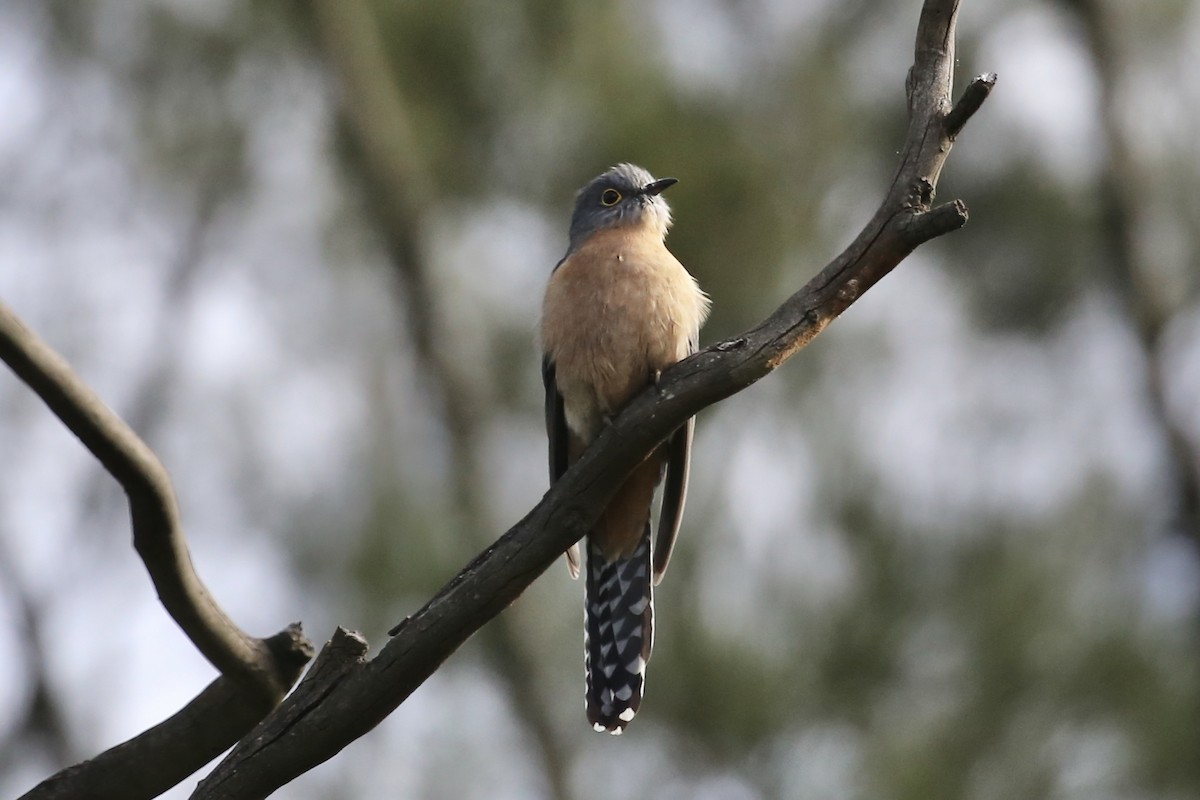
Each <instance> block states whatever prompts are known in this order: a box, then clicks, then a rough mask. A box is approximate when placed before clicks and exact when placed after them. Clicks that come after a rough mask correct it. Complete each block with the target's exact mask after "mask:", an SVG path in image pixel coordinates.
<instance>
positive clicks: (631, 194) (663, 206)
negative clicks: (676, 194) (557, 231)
mask: <svg viewBox="0 0 1200 800" xmlns="http://www.w3.org/2000/svg"><path fill="white" fill-rule="evenodd" d="M675 183H676V180H675V179H674V178H662V179H660V180H656V179H655V178H654V176H653V175H651V174H650V173H649V172H647V171H646V170H644V169H642V168H641V167H638V166H635V165H633V164H617V165H616V166H615V167H613V168H612V169H610V170H608V171H607V172H604V173H603V174H601V175H599V176H597V177H596V178H594V179H592V181H591V182H590V183H588V185H587V186H584V187H583V188H582V189H580V190H579V194H577V195H576V196H575V213H573V214H572V215H571V245H570V247H569V248H568V250H567V252H568V253H570V252H573V251H574V250H576V249H577V248H578V247H579V246H580V245H582V244H583V243H584V242H585V241H586V240H587V238H588V237H589V236H591V235H592V234H593V233H595V232H596V231H601V230H607V229H609V228H617V227H622V226H626V225H630V226H632V225H649V226H651V228H652V229H653V230H655V231H656V232H657V233H658V235H659V236H660V237H665V236H666V235H667V228H669V227H670V226H671V209H670V207H669V206H668V205H667V201H666V200H664V199H663V198H662V197H661V196H660V194H661V193H662V191H663V190H664V189H666V188H667V187H669V186H671V185H673V184H675Z"/></svg>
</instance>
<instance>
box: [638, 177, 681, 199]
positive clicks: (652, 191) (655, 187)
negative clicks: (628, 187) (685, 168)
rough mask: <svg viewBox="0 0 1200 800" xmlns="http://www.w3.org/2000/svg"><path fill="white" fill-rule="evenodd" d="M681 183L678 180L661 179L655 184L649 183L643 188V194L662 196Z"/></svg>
mask: <svg viewBox="0 0 1200 800" xmlns="http://www.w3.org/2000/svg"><path fill="white" fill-rule="evenodd" d="M677 183H679V179H678V178H659V179H658V180H656V181H654V183H647V184H646V185H645V186H643V187H642V194H645V195H656V194H662V193H663V192H664V191H666V190H667V189H670V188H671V187H672V186H674V185H675V184H677Z"/></svg>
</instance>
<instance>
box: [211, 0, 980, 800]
mask: <svg viewBox="0 0 1200 800" xmlns="http://www.w3.org/2000/svg"><path fill="white" fill-rule="evenodd" d="M957 10H958V2H957V0H926V2H925V4H924V8H923V10H922V13H921V18H920V22H919V24H918V31H917V44H916V53H915V59H914V65H913V68H912V70H910V73H909V81H908V89H909V108H910V123H909V128H908V133H907V135H906V138H905V144H904V148H903V150H902V151H901V152H902V155H901V160H900V164H899V167H898V169H897V172H896V176H895V178H894V179H893V182H892V185H891V187H890V189H889V190H888V192H887V196H886V198H885V199H884V201H883V203H882V204H881V206H880V207H879V210H878V211H877V212H876V213H875V215H874V216H873V217H872V219H871V221H870V222H869V223H868V224H867V226H866V227H865V228H864V229H863V231H862V232H861V233H860V234H859V236H858V237H857V238H856V239H855V240H854V242H853V243H852V244H851V245H850V247H849V248H848V249H847V250H846V251H845V252H844V253H842V255H840V256H838V258H837V259H835V260H834V261H833V262H832V263H831V264H829V266H827V267H826V268H825V269H824V270H822V271H821V273H820V274H818V275H817V276H816V277H815V278H813V279H812V280H811V281H809V282H808V284H807V285H805V286H804V287H803V288H802V289H801V290H800V291H799V292H797V293H796V294H794V295H792V297H790V298H788V300H787V301H785V302H784V303H783V305H782V306H780V307H779V308H778V309H777V310H776V311H775V312H774V313H773V314H772V315H771V316H770V317H768V318H767V319H766V320H765V321H764V322H762V323H761V324H760V325H758V326H757V327H755V328H753V329H752V330H750V331H747V332H746V333H744V334H742V335H741V336H738V337H735V338H733V339H729V340H726V341H724V342H720V343H717V344H714V345H712V346H710V347H708V348H707V349H705V350H703V351H701V352H700V353H698V354H696V355H695V356H692V357H691V358H688V359H687V360H686V361H683V362H681V363H679V364H677V365H675V366H673V367H671V368H670V369H668V370H667V371H666V372H664V373H663V375H662V380H661V384H660V388H659V389H658V390H657V391H655V390H647V391H646V392H643V393H642V394H640V395H638V396H637V397H636V398H634V400H633V401H632V402H631V403H630V404H629V405H628V406H627V407H626V408H625V409H624V410H623V411H622V412H621V414H620V415H618V417H617V418H616V420H614V422H613V424H612V425H611V426H610V427H609V428H608V429H607V430H605V432H604V433H603V434H602V435H601V436H600V437H599V438H598V439H597V441H596V442H595V443H594V444H593V445H592V446H591V447H589V448H588V450H587V451H586V452H585V453H584V454H583V456H582V457H581V458H580V460H579V461H578V462H577V463H576V464H575V465H574V466H572V468H571V469H570V470H569V471H568V472H567V474H566V475H565V476H563V478H562V479H561V480H560V481H558V482H557V483H556V484H555V485H554V486H553V487H552V488H551V489H550V491H549V492H547V494H546V495H545V497H544V498H543V499H542V501H541V502H540V503H538V505H537V506H536V507H534V508H533V510H532V511H530V512H529V514H528V515H527V516H526V517H525V518H524V519H522V520H521V521H520V522H519V523H517V524H516V525H515V526H513V527H512V528H511V529H510V530H509V531H508V532H507V533H505V534H504V535H503V536H502V537H501V538H500V539H499V540H498V541H497V542H496V543H495V544H493V545H492V546H491V547H489V548H488V549H487V550H485V551H484V552H483V553H481V554H480V555H479V556H477V557H476V558H475V559H474V560H473V561H472V562H471V563H470V564H469V565H468V566H467V567H466V568H465V569H463V571H462V572H460V573H459V574H458V575H457V576H455V577H454V579H453V580H451V581H450V583H448V584H447V585H446V586H445V587H444V588H443V589H442V590H441V591H439V592H438V593H437V595H436V596H435V597H434V598H433V599H432V600H430V601H429V603H428V604H427V605H426V606H425V607H424V608H422V609H421V610H420V611H418V612H417V613H416V614H414V615H412V616H411V617H409V618H407V619H406V620H404V621H403V622H402V623H401V624H400V625H398V626H397V628H396V629H395V636H394V638H393V639H392V640H391V641H390V642H388V644H387V645H386V646H385V647H384V648H383V650H382V651H381V652H380V653H379V655H378V656H376V657H375V658H374V659H372V660H370V661H361V662H357V661H356V662H355V663H353V664H349V665H347V667H346V670H345V671H344V672H343V673H340V674H339V680H338V681H337V683H336V685H333V686H327V687H323V688H322V689H321V691H320V692H319V693H315V692H314V690H310V689H309V688H308V686H307V681H306V682H305V683H302V684H301V686H300V687H299V688H298V689H297V691H296V692H294V693H293V694H292V696H291V697H289V698H288V699H287V700H286V701H285V702H284V703H283V704H282V705H281V706H280V708H279V709H278V710H277V711H276V712H275V713H274V714H272V715H271V716H270V717H268V718H267V719H266V720H264V721H263V723H262V725H261V726H260V727H259V730H258V731H257V732H256V734H255V735H254V736H253V738H252V739H251V740H248V741H247V742H243V743H242V744H240V745H239V746H238V747H236V748H234V750H233V752H232V753H231V754H230V755H229V756H228V757H227V758H226V759H225V761H223V762H222V763H221V764H219V765H218V766H217V768H216V770H214V772H213V773H212V774H211V775H210V776H209V777H208V778H207V779H205V780H204V781H203V782H201V784H200V786H199V788H198V789H197V791H196V792H195V793H194V794H193V797H194V798H202V799H203V800H214V799H215V798H258V797H265V796H266V795H268V794H270V793H271V792H273V791H274V790H275V789H277V788H278V787H280V786H282V785H283V784H285V783H287V782H288V781H290V780H291V779H293V778H294V777H296V776H297V775H300V774H302V773H303V772H305V771H307V770H309V769H311V768H312V767H314V766H316V765H317V764H319V763H321V762H323V761H326V760H328V759H329V758H331V757H333V756H334V755H335V754H336V753H338V752H339V751H340V750H341V749H342V748H343V747H345V746H346V745H347V744H349V743H350V742H351V741H353V740H354V739H356V738H358V737H359V736H362V735H363V734H364V733H366V732H367V731H369V730H370V729H371V728H373V727H375V725H377V724H378V723H379V722H380V721H381V720H382V719H383V718H384V717H386V716H387V715H388V714H390V713H391V712H392V711H393V710H394V709H395V708H396V707H397V706H399V704H400V703H402V702H403V701H404V699H405V698H407V697H408V695H409V694H411V693H412V691H413V690H414V689H416V688H417V687H418V686H420V685H421V683H423V682H424V681H425V679H426V678H428V677H429V675H431V674H432V673H433V672H434V671H435V670H436V669H437V668H438V666H439V665H440V664H441V663H442V662H443V661H444V660H445V659H446V658H447V657H448V656H449V655H450V654H451V653H453V652H454V650H455V649H457V648H458V647H459V646H460V645H461V644H462V643H463V642H464V641H466V639H467V638H468V637H469V636H470V635H471V634H472V633H473V632H474V631H476V630H477V629H479V628H480V627H481V626H482V625H483V624H484V623H486V622H487V621H488V620H490V619H491V618H492V617H494V616H496V615H497V614H498V613H500V611H502V610H503V609H504V608H505V607H506V606H508V605H509V603H511V602H512V601H513V600H514V599H516V597H517V596H518V595H519V594H520V593H521V592H522V591H523V590H524V589H525V587H526V586H528V585H529V584H530V583H531V582H532V581H533V580H534V579H535V578H536V577H537V576H538V575H540V574H541V573H542V572H543V571H544V570H545V569H546V568H547V567H549V566H550V564H552V563H553V562H554V561H555V560H556V559H557V558H558V557H559V556H560V555H561V554H562V553H563V552H564V551H565V550H566V549H567V547H569V546H570V545H571V544H573V543H574V542H576V541H578V540H579V539H580V538H581V537H582V536H583V535H584V533H585V532H586V531H587V530H588V528H589V527H590V526H591V524H592V523H593V521H594V520H595V519H596V518H597V517H598V516H599V514H600V511H601V509H602V508H603V507H604V505H605V504H606V503H607V501H608V500H609V498H610V497H611V495H612V494H613V492H614V491H615V489H616V487H617V486H618V485H619V484H620V482H621V481H622V480H623V479H624V477H625V476H626V475H627V474H628V472H629V471H630V470H631V469H632V468H633V467H634V466H635V465H636V464H637V463H638V461H639V460H640V459H641V458H643V457H644V456H645V454H646V453H647V452H649V451H650V450H651V449H652V448H653V447H654V446H656V445H657V444H658V443H659V442H661V441H662V440H663V439H664V438H665V437H666V436H667V435H668V434H669V433H670V432H671V431H673V430H674V429H675V428H676V427H677V426H678V425H679V424H680V423H681V422H682V421H683V420H685V419H687V418H688V417H690V416H692V415H693V414H695V413H696V412H698V411H700V410H701V409H703V408H705V407H707V406H709V405H712V404H713V403H716V402H718V401H720V400H722V399H724V398H726V397H729V396H730V395H732V394H734V393H736V392H738V391H741V390H742V389H744V388H746V387H747V386H749V385H750V384H752V383H754V382H755V381H757V380H759V379H761V378H762V377H764V376H766V375H767V374H769V373H770V372H772V371H773V370H774V369H776V368H777V367H779V366H780V365H781V364H782V363H783V362H784V361H786V360H787V359H788V358H790V357H791V356H792V355H794V354H795V353H796V352H797V351H798V350H800V348H802V347H803V346H804V345H806V344H807V343H808V342H810V341H811V340H812V339H813V338H815V337H816V336H817V335H818V334H819V333H820V332H821V331H822V330H824V328H825V327H826V326H827V325H828V324H829V323H830V322H831V321H832V320H833V319H835V318H836V317H837V316H838V315H839V314H841V313H842V312H843V311H844V310H845V309H846V308H848V307H849V306H850V305H851V304H852V303H853V302H854V301H855V300H856V299H858V298H859V297H860V296H862V293H863V292H865V291H867V290H868V289H869V288H870V287H871V286H873V285H874V284H875V283H877V282H878V281H879V280H880V279H881V278H882V277H883V276H884V275H886V274H887V273H888V272H890V271H891V270H892V269H893V268H894V267H895V266H896V265H897V264H898V263H899V262H900V261H901V260H903V259H904V258H905V257H906V256H907V255H908V254H909V253H911V252H912V251H913V249H915V248H916V247H918V246H919V245H921V244H923V243H924V242H926V241H928V240H929V239H932V238H934V237H936V236H940V235H942V234H944V233H947V232H948V231H951V230H954V229H955V228H958V227H960V226H962V225H963V224H964V223H965V222H966V219H967V213H966V208H965V207H964V206H963V205H962V203H960V202H957V201H956V202H953V203H948V204H945V205H942V206H939V207H937V208H932V209H931V207H930V203H931V202H932V199H933V194H934V189H935V187H936V184H937V179H938V175H939V174H940V172H941V168H942V165H943V163H944V162H945V159H946V157H947V155H948V154H949V152H950V148H951V145H952V144H953V137H952V136H951V132H950V129H949V128H948V126H947V121H946V120H947V114H948V113H949V109H950V108H951V103H950V91H951V84H952V78H953V70H954V27H955V17H956V14H957ZM980 102H982V101H980ZM962 121H964V122H965V119H964V120H962ZM297 708H303V713H302V714H296V713H294V709H297ZM251 748H253V752H251Z"/></svg>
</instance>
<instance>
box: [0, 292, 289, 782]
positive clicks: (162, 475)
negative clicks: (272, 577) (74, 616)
mask: <svg viewBox="0 0 1200 800" xmlns="http://www.w3.org/2000/svg"><path fill="white" fill-rule="evenodd" d="M0 359H2V360H3V361H5V362H6V363H7V364H8V365H9V367H11V368H12V370H13V372H14V373H16V375H17V377H18V378H20V379H21V380H22V381H24V382H25V383H26V384H27V385H28V386H29V387H30V388H31V389H33V390H34V391H35V392H36V393H37V394H38V395H39V396H40V397H41V398H42V400H43V401H44V402H45V403H46V405H47V406H49V407H50V409H51V411H53V412H54V413H55V414H56V415H57V416H58V418H59V419H60V420H62V422H63V424H64V425H66V426H67V428H68V429H69V430H70V431H71V432H72V433H74V434H75V435H76V436H77V437H79V440H80V441H81V442H83V444H84V446H85V447H87V449H88V450H90V451H91V453H92V454H93V455H94V456H96V458H97V459H98V460H99V461H100V463H101V464H102V465H103V466H104V468H105V469H106V470H108V472H109V473H111V474H112V475H113V477H114V478H116V479H117V481H118V482H119V483H120V484H121V487H122V488H123V489H124V490H125V494H126V495H127V497H128V498H129V508H130V514H131V517H132V523H133V541H134V547H135V549H136V550H137V552H138V555H140V556H141V558H142V561H143V563H144V564H145V565H146V570H147V571H148V572H149V573H150V578H151V580H152V581H153V583H154V587H155V589H156V590H157V592H158V596H159V599H160V600H161V601H162V604H163V606H164V607H165V608H166V610H167V612H168V613H169V614H170V615H171V617H172V618H173V619H174V620H175V622H176V623H177V624H178V625H179V627H180V628H182V629H183V631H184V633H185V634H187V636H188V638H189V639H191V640H192V642H193V644H195V645H196V647H197V649H199V650H200V652H201V653H203V654H204V656H205V657H206V658H207V659H208V660H209V661H210V662H211V663H212V664H213V666H215V667H216V668H217V669H218V670H220V671H221V673H222V675H223V676H224V678H225V679H226V680H225V681H224V682H222V681H217V683H216V684H214V685H213V687H210V689H209V690H206V691H205V692H204V693H203V694H201V695H200V697H198V698H197V699H196V700H195V701H193V703H192V704H190V705H189V706H188V707H187V708H185V709H184V711H181V712H180V714H177V715H176V716H175V717H172V718H171V719H170V720H168V721H166V722H164V723H163V724H162V725H160V726H158V727H157V728H154V729H152V730H151V731H148V732H146V733H145V734H142V735H141V736H139V737H136V738H134V739H132V740H130V741H129V742H126V743H125V744H123V745H119V746H118V747H116V748H113V749H112V750H110V751H108V752H107V753H105V754H104V755H103V756H101V757H98V758H96V759H92V760H91V761H87V762H84V763H83V764H80V765H77V766H76V767H72V768H71V769H70V770H68V771H66V773H60V774H59V775H58V776H55V777H54V778H51V779H49V780H48V781H46V782H44V783H43V784H42V785H40V786H39V787H38V788H36V789H34V790H33V791H32V792H30V793H29V794H28V795H27V797H52V796H65V795H59V794H56V792H57V791H58V789H57V786H58V785H59V784H58V783H56V781H57V780H58V779H59V778H62V780H63V781H64V782H68V783H66V784H64V785H69V786H75V787H76V788H78V787H87V788H88V789H89V791H93V792H94V791H99V787H100V786H101V785H103V784H104V782H105V780H106V779H113V780H116V781H117V782H118V783H120V782H121V781H125V784H124V788H123V789H120V788H119V789H118V791H117V793H115V794H113V795H111V796H113V797H125V798H132V797H136V796H138V795H136V794H135V793H133V792H132V791H131V790H130V788H129V785H130V778H129V775H130V774H131V773H134V772H137V771H138V769H147V768H146V766H145V765H147V764H155V766H156V769H147V771H148V772H155V773H157V771H158V770H157V768H163V767H171V768H173V769H176V770H183V769H186V770H187V771H186V772H185V773H183V775H181V776H180V778H179V779H182V777H183V776H186V775H188V774H191V773H192V772H194V771H195V770H196V769H198V768H199V767H200V766H202V765H203V764H205V763H207V761H208V760H210V759H211V758H212V757H213V756H215V755H216V754H218V753H220V752H221V750H223V749H225V748H226V747H228V746H229V745H230V744H232V743H233V742H234V741H236V740H237V739H238V738H240V736H241V734H242V733H244V732H245V730H246V729H247V728H248V727H250V726H251V725H253V723H254V722H255V720H256V719H261V717H262V716H263V715H265V714H266V713H267V711H269V710H270V709H271V708H272V707H274V706H275V704H276V703H278V702H279V700H280V699H281V698H282V697H283V695H284V694H286V693H287V691H288V689H289V688H290V687H291V685H292V683H293V682H294V681H295V680H296V678H298V677H299V674H300V670H301V669H302V668H303V665H304V664H305V663H306V662H307V661H308V659H309V658H310V657H311V655H312V645H311V644H310V643H309V642H308V641H307V640H306V639H304V637H303V634H302V633H301V632H300V629H299V627H298V626H295V627H293V628H289V629H287V630H285V631H283V632H281V633H280V634H277V635H276V636H274V637H272V638H271V639H270V640H263V639H258V638H256V637H252V636H250V635H249V634H247V633H245V632H243V631H242V630H241V629H240V628H238V627H237V625H235V624H234V622H233V621H232V620H231V619H230V618H229V616H228V615H226V614H225V612H224V611H223V610H222V609H221V608H220V606H218V605H217V603H216V602H215V601H214V600H213V599H212V596H211V595H209V593H208V590H207V589H206V588H205V587H204V584H203V583H201V581H200V578H199V576H198V575H196V572H195V570H194V568H193V567H192V562H191V556H190V555H189V553H188V549H187V543H186V541H185V540H184V536H183V526H182V523H181V521H180V518H179V508H178V505H177V503H176V500H175V492H174V488H173V487H172V484H171V479H170V476H169V475H168V474H167V470H166V468H165V467H164V466H163V465H162V462H161V461H159V459H158V457H157V456H156V455H155V454H154V452H153V451H152V450H151V449H150V448H149V447H148V446H147V445H146V443H145V442H143V441H142V440H141V439H140V438H139V437H138V435H137V434H136V433H134V432H133V430H132V429H130V428H129V426H128V425H126V424H125V423H124V422H123V421H122V420H121V419H120V418H119V417H118V416H117V415H116V414H115V413H113V411H112V410H111V409H109V408H108V407H107V406H105V405H104V403H103V402H102V401H101V400H100V398H99V397H98V396H97V395H96V394H95V392H93V391H92V390H91V389H90V388H89V387H88V386H87V385H86V384H85V383H84V382H83V380H82V379H81V378H80V377H79V376H78V375H76V374H75V372H74V371H73V370H72V369H71V367H70V365H69V364H67V362H66V361H65V360H64V359H63V358H62V356H60V355H59V354H58V353H56V352H55V351H54V350H53V349H52V348H51V347H50V346H49V345H48V344H46V343H45V342H44V341H42V340H41V339H40V338H39V337H38V336H37V335H36V334H35V333H34V332H33V331H31V330H29V328H27V327H26V326H25V325H24V324H23V323H22V322H21V321H20V320H19V319H18V318H17V316H16V315H15V314H14V313H13V312H12V311H11V310H10V309H9V308H8V307H7V306H5V305H4V304H3V303H0ZM218 685H220V686H221V690H220V691H217V690H216V689H214V687H216V686H218ZM247 712H251V713H252V714H254V715H256V716H254V717H253V718H251V717H248V716H246V713H247ZM210 717H215V718H217V722H216V723H214V724H213V725H212V726H210V727H209V728H206V730H207V731H208V733H209V734H211V736H210V737H208V738H209V740H210V741H211V743H212V747H209V748H208V749H207V750H204V751H203V752H207V753H208V754H207V755H206V756H205V757H204V760H201V761H197V760H196V757H197V756H198V755H199V754H200V753H201V750H203V748H200V749H193V748H191V747H190V745H188V742H190V741H191V738H190V737H192V736H195V735H197V734H196V728H195V726H196V725H197V721H198V720H203V719H208V718H210ZM172 737H175V738H172ZM201 738H205V737H201ZM218 743H219V744H220V746H216V745H217V744H218ZM213 747H215V749H213ZM172 755H173V756H177V757H178V758H177V760H176V761H175V762H174V763H173V764H166V763H165V759H167V758H169V757H171V756H172ZM114 770H115V771H114ZM67 773H69V774H67ZM176 782H177V781H176ZM169 785H171V784H167V786H169ZM167 786H163V787H162V788H164V789H165V788H167ZM160 791H161V790H160ZM156 793H158V792H156ZM145 796H148V797H152V796H154V795H152V794H151V795H145Z"/></svg>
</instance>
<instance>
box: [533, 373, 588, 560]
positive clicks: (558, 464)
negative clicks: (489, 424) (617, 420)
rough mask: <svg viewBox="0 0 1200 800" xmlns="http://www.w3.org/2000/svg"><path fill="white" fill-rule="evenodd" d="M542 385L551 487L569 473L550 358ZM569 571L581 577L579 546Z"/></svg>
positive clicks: (563, 421) (571, 555) (564, 431)
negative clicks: (544, 399) (548, 443)
mask: <svg viewBox="0 0 1200 800" xmlns="http://www.w3.org/2000/svg"><path fill="white" fill-rule="evenodd" d="M542 383H543V384H544V385H545V387H546V438H547V439H549V441H550V485H551V486H553V485H554V484H556V483H558V479H559V478H561V477H562V476H563V473H565V472H566V471H567V466H568V463H567V436H568V434H567V415H566V412H565V411H564V410H563V398H562V395H561V394H559V393H558V383H557V382H556V381H555V377H554V362H553V361H551V360H550V357H549V356H543V357H542ZM567 569H568V570H569V571H570V573H571V577H572V578H578V577H579V545H578V544H573V545H571V548H570V549H569V550H567Z"/></svg>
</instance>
